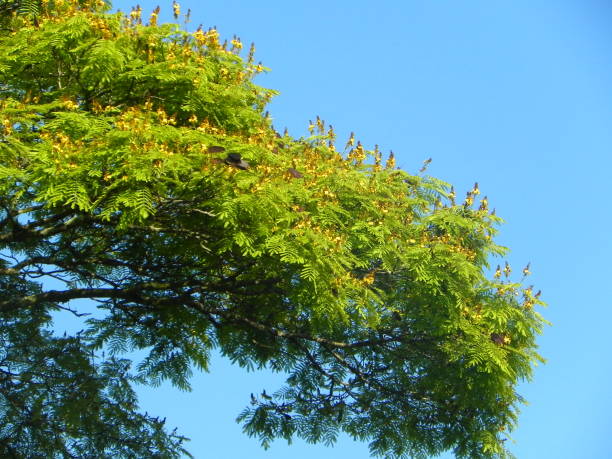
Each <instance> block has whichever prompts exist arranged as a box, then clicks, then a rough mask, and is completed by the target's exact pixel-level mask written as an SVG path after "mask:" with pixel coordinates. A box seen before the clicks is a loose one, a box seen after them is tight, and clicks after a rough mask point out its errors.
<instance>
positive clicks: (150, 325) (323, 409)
mask: <svg viewBox="0 0 612 459" xmlns="http://www.w3.org/2000/svg"><path fill="white" fill-rule="evenodd" d="M0 11H1V12H2V16H1V19H0V25H1V27H2V30H1V35H0V121H1V123H2V124H1V126H0V285H1V286H2V298H0V327H1V328H0V340H1V341H2V344H3V346H2V351H0V352H1V354H0V420H1V421H2V422H1V423H0V425H1V427H0V452H1V453H2V456H3V457H24V456H29V457H39V456H41V457H42V456H44V457H74V456H77V457H85V456H88V454H93V452H95V453H96V455H99V456H104V457H178V456H180V454H182V453H181V448H182V446H181V445H182V444H183V441H184V439H183V438H182V437H180V436H179V435H177V434H176V433H173V432H172V433H168V432H166V431H165V430H164V427H163V421H161V420H159V419H157V418H153V417H150V416H149V415H147V414H139V413H138V409H137V402H136V398H135V396H134V393H133V392H132V389H131V386H130V384H131V383H133V382H134V381H138V382H144V383H150V384H154V385H155V384H159V383H160V382H161V381H162V380H170V381H171V382H172V383H174V384H175V385H177V386H178V387H180V388H182V389H189V376H190V374H191V369H192V368H194V367H195V368H198V369H203V370H206V369H207V366H208V361H209V355H210V352H211V351H212V350H214V349H217V350H219V351H220V352H221V353H222V354H223V355H225V356H226V357H227V358H229V359H231V360H232V361H233V362H236V363H237V364H239V365H240V366H242V367H245V368H268V369H272V370H274V371H278V372H283V373H284V374H286V375H287V379H286V384H285V386H284V387H281V388H278V390H276V389H275V388H271V389H269V392H268V393H266V392H264V393H261V394H252V395H251V399H250V405H249V407H248V408H246V409H245V410H244V411H243V412H242V413H241V414H240V416H239V420H240V421H241V422H242V423H243V424H244V429H245V432H246V433H247V434H249V435H252V436H256V437H258V438H259V439H260V440H261V442H262V444H263V445H264V446H267V445H269V444H270V442H271V441H272V440H273V439H275V438H285V439H287V440H290V439H291V438H293V437H294V436H299V437H301V438H304V439H306V440H308V441H311V442H321V441H322V442H325V443H333V442H334V440H335V439H336V437H337V435H338V434H339V433H340V432H346V433H348V434H349V435H351V436H352V437H354V438H356V439H360V440H365V441H368V442H369V444H370V448H371V451H372V453H373V454H375V455H379V456H385V457H408V456H414V457H424V456H427V455H432V454H436V453H439V452H441V451H444V450H453V451H454V452H455V454H456V455H457V456H458V457H469V458H478V457H483V458H484V457H506V455H507V452H506V451H505V449H504V441H505V439H506V438H508V432H509V431H510V430H512V428H513V427H514V426H515V425H516V421H517V414H518V408H519V405H520V403H521V402H522V398H521V397H520V395H518V394H517V392H516V386H517V384H518V382H520V381H521V380H523V379H526V378H529V376H530V375H531V371H532V367H533V365H534V364H535V363H536V362H537V361H538V360H541V358H540V357H539V356H538V354H537V353H536V345H535V337H536V335H537V333H539V332H540V331H541V327H542V325H543V323H544V321H543V319H542V318H541V316H540V315H539V314H538V313H537V312H536V311H534V306H535V305H537V304H542V302H541V301H540V300H539V294H534V293H533V291H532V287H527V288H525V287H522V286H521V283H519V282H514V281H512V280H511V276H510V275H511V268H510V266H509V265H508V264H507V263H506V264H505V269H504V270H503V272H502V269H501V267H498V268H497V270H496V271H495V272H494V273H491V270H490V267H489V260H490V259H491V257H493V256H502V255H503V254H504V253H505V252H506V249H505V248H503V247H500V246H498V245H497V244H496V243H495V242H494V239H493V238H494V236H495V234H496V231H497V230H496V226H497V224H499V223H500V222H501V219H500V218H499V217H497V216H496V215H495V214H494V212H490V210H489V203H488V201H487V199H486V198H480V190H479V189H478V184H476V185H475V186H474V188H473V189H472V190H470V191H468V192H467V196H466V198H465V200H464V201H456V194H455V190H454V189H453V188H451V187H450V186H449V185H447V184H446V183H444V182H442V181H440V180H437V179H435V178H432V177H430V176H427V175H425V172H426V168H427V165H428V164H429V162H430V160H427V161H425V164H424V165H423V167H422V168H421V170H420V172H417V173H414V174H410V173H408V172H405V171H403V170H401V169H398V168H397V167H396V164H395V158H394V157H393V155H389V156H387V155H385V156H387V157H386V158H385V157H383V154H382V153H381V152H379V151H378V148H375V149H373V150H369V149H367V148H366V147H365V146H363V145H362V144H361V142H359V141H357V140H356V138H355V135H354V134H351V136H350V138H349V140H348V142H346V145H338V144H337V143H336V134H335V133H334V130H333V128H332V127H331V126H328V125H326V124H325V122H324V121H323V120H321V119H320V118H318V117H317V118H316V121H314V122H311V123H310V126H309V132H310V136H309V137H307V138H293V137H291V136H290V135H289V134H288V133H284V134H280V133H278V132H277V131H276V130H275V128H274V126H273V124H272V122H271V120H270V117H269V116H268V114H267V112H265V109H266V104H267V103H268V102H269V101H270V99H271V98H272V97H273V96H274V95H275V94H276V93H275V91H273V90H269V89H265V88H262V87H260V86H258V85H256V84H254V83H253V78H254V77H255V76H256V75H257V74H259V73H261V72H263V71H266V69H265V67H263V65H262V64H261V63H259V62H256V60H255V57H254V52H255V49H254V46H250V47H248V46H246V47H245V46H243V44H242V42H241V41H240V39H239V38H238V37H234V38H233V39H232V40H229V42H228V41H225V42H224V41H223V40H222V39H221V38H220V34H219V33H218V31H217V30H216V29H214V28H212V29H204V28H201V27H200V28H198V29H197V30H195V32H193V33H189V32H187V31H184V30H182V29H181V28H180V27H179V26H178V25H177V24H160V23H159V21H158V16H159V13H160V10H159V8H157V9H156V10H154V11H152V12H150V13H147V12H144V11H143V10H142V9H141V8H140V7H134V8H133V9H132V11H131V12H129V13H127V14H122V13H115V14H110V13H108V11H109V8H108V6H107V5H106V4H105V3H104V2H95V1H88V0H82V1H75V0H55V1H52V0H48V1H40V2H32V1H29V2H28V1H24V2H17V1H8V2H7V1H5V2H2V3H0ZM172 11H173V13H174V16H175V18H176V19H177V20H178V19H179V18H181V17H182V16H181V15H182V13H181V11H180V5H178V3H175V4H174V5H173V6H172ZM341 144H344V141H342V142H341ZM343 147H344V148H343ZM419 166H420V165H419ZM419 166H417V168H418V167H419ZM502 263H503V262H502ZM523 274H524V275H525V276H526V275H527V274H529V266H527V267H526V268H525V270H524V271H523ZM51 279H52V280H53V285H54V287H53V288H50V287H48V284H47V283H46V282H47V281H49V280H51ZM43 281H45V285H43ZM58 286H59V287H58ZM77 299H89V300H92V301H94V302H95V303H96V304H97V308H98V313H97V314H96V315H95V316H93V317H90V318H89V319H87V321H86V323H85V328H84V329H83V330H82V331H81V332H79V333H78V334H77V335H75V336H67V337H58V336H55V335H53V333H51V331H50V328H49V327H50V320H51V315H50V314H51V313H52V312H54V311H58V310H71V311H73V312H74V313H75V314H78V313H79V309H78V307H77V306H76V305H75V304H74V303H73V302H72V301H73V300H77ZM133 350H144V351H146V354H145V357H144V359H143V360H142V361H139V362H136V363H135V364H134V366H133V369H130V368H131V362H130V361H129V360H127V358H126V357H129V353H130V352H131V351H133ZM106 354H109V357H107V356H106ZM246 395H247V401H248V394H246ZM127 439H129V440H130V441H127ZM66 454H67V456H62V455H66ZM88 457H89V456H88ZM96 457H98V456H96Z"/></svg>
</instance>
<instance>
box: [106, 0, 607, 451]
mask: <svg viewBox="0 0 612 459" xmlns="http://www.w3.org/2000/svg"><path fill="white" fill-rule="evenodd" d="M113 3H114V6H115V7H116V8H121V9H123V10H124V11H129V9H130V6H132V4H133V3H132V2H126V1H115V2H113ZM140 4H141V6H142V7H143V10H144V11H143V16H144V17H148V14H149V12H150V11H151V10H152V9H153V8H154V7H155V6H156V5H157V1H155V2H152V1H144V2H143V1H141V2H140ZM181 6H182V9H183V11H186V10H187V8H191V10H192V20H191V23H190V24H189V26H188V27H189V28H190V29H191V30H194V29H195V28H196V27H197V26H198V24H200V23H202V24H203V25H204V27H205V28H207V27H209V26H213V25H216V26H217V28H218V29H219V31H220V33H221V34H222V36H224V37H226V38H231V37H232V35H233V34H237V35H239V36H240V37H241V38H242V41H243V42H245V43H247V44H248V43H250V42H251V41H254V42H255V44H256V47H257V54H256V58H257V59H261V60H262V61H263V63H264V65H266V66H267V67H270V68H271V69H272V71H271V72H270V73H269V74H266V75H262V76H260V77H258V80H257V81H258V83H259V84H261V85H263V86H266V87H270V88H274V89H277V90H279V91H281V95H280V96H278V97H277V98H276V100H274V101H273V102H272V104H271V106H270V112H271V114H272V117H273V119H274V123H275V125H276V127H277V128H279V129H282V128H284V127H285V126H287V127H288V128H289V132H290V134H292V135H293V136H297V137H299V136H302V135H307V130H306V127H307V123H308V120H309V119H313V118H314V117H315V116H316V115H319V116H321V117H322V118H323V119H325V120H326V121H327V122H328V123H331V124H333V125H334V128H335V129H336V131H337V133H338V138H339V141H340V142H341V141H342V139H343V138H348V134H349V132H350V131H355V133H356V137H357V139H360V140H361V141H362V143H363V144H364V145H366V146H369V147H372V146H373V145H374V144H379V145H380V146H381V147H382V149H383V150H385V151H389V150H393V151H394V152H395V154H396V157H397V159H398V164H399V165H400V166H401V167H402V168H404V169H406V170H408V171H412V172H414V171H416V170H417V169H418V168H419V167H420V166H421V164H422V161H423V160H425V159H427V158H429V157H432V158H433V162H432V164H431V165H430V167H429V170H428V171H429V173H430V174H431V175H433V176H436V177H438V178H441V179H443V180H446V181H448V182H450V183H452V184H454V185H455V188H456V189H457V190H458V195H459V196H461V193H465V191H467V190H468V189H470V188H471V186H472V184H473V183H474V182H475V181H478V182H479V184H480V189H481V191H482V193H483V195H487V196H488V198H489V203H490V206H491V207H495V208H496V209H497V214H498V215H500V216H501V217H503V218H504V219H505V220H506V221H507V223H506V224H505V225H503V226H502V228H501V234H500V237H499V238H498V242H500V243H501V244H502V245H506V246H509V247H510V248H511V250H512V252H511V254H510V257H509V261H510V263H511V264H512V265H513V266H514V268H515V272H517V271H519V270H520V268H522V267H523V266H524V265H525V264H526V263H527V262H529V261H530V262H531V267H532V272H533V274H532V279H531V281H530V282H532V283H534V284H535V286H536V290H537V289H542V291H543V295H542V298H543V299H544V300H545V301H546V302H548V303H549V307H548V308H547V309H545V310H543V311H541V312H542V313H543V314H544V315H545V317H546V318H547V319H548V320H550V321H551V322H552V323H553V326H552V327H548V328H547V329H546V330H545V333H544V335H543V336H542V337H541V339H540V340H539V344H540V346H541V348H540V350H541V353H542V354H543V355H544V356H545V357H546V358H547V359H548V363H547V364H546V365H543V366H540V367H538V369H537V370H536V372H535V379H534V381H533V382H532V383H529V384H523V385H522V386H521V387H520V392H521V393H522V394H523V395H524V396H525V397H526V398H527V399H528V400H529V401H530V405H529V406H526V407H525V408H524V409H523V412H522V416H521V419H520V426H519V429H518V430H517V431H516V432H515V433H514V439H515V440H516V443H514V444H511V445H510V450H511V451H513V452H514V453H515V454H516V455H517V457H518V458H520V459H532V458H533V459H536V458H537V459H542V458H544V459H546V458H555V459H566V458H567V459H576V458H589V459H604V458H609V457H612V445H611V444H610V442H609V440H608V437H609V434H610V431H611V430H612V415H611V413H612V395H611V392H610V379H611V378H612V364H611V361H610V357H609V354H610V353H609V351H610V348H611V344H610V336H611V334H610V324H611V323H612V301H611V298H610V293H609V291H608V290H607V289H606V285H609V284H610V275H611V274H612V270H611V269H610V260H611V259H612V248H611V246H612V244H611V242H610V235H611V230H610V226H611V223H612V216H611V212H610V211H611V209H612V205H611V204H610V203H611V200H610V197H611V196H610V195H611V194H612V193H611V192H610V186H611V181H610V179H609V174H610V170H611V169H612V164H611V160H610V157H611V156H610V153H611V151H610V150H611V149H612V129H610V127H611V126H610V124H611V121H612V116H611V115H612V83H611V82H610V75H611V74H612V27H610V26H611V25H612V3H610V2H608V1H605V0H601V1H599V0H582V1H580V0H573V1H570V0H540V1H537V2H534V1H532V0H531V1H530V0H513V1H505V2H501V1H491V0H465V1H442V0H438V1H430V0H404V1H384V0H381V1H377V2H372V1H370V2H365V1H361V0H351V1H344V0H338V1H333V2H328V4H326V3H325V2H305V1H293V2H291V1H287V0H285V1H268V0H260V1H257V2H251V1H244V0H242V1H232V0H226V1H218V2H197V1H184V2H181ZM161 7H162V19H164V18H165V20H170V19H171V16H170V12H171V6H170V2H169V1H167V2H166V4H162V5H161ZM493 263H495V264H496V263H497V261H495V260H493ZM280 381H281V379H280V378H279V376H278V375H272V374H269V373H265V372H263V373H252V374H247V373H245V372H244V371H243V370H241V369H239V368H235V367H232V366H231V365H229V364H228V362H226V361H223V360H222V359H220V358H216V359H215V360H214V361H213V365H212V368H211V373H210V374H203V375H202V374H197V375H195V376H194V378H193V381H192V382H193V386H194V390H193V391H192V392H190V393H181V392H179V391H177V390H175V389H172V388H171V387H168V386H162V388H158V389H154V390H151V389H143V390H142V391H141V396H142V403H141V406H142V408H143V409H145V410H148V411H149V412H153V413H155V414H157V415H160V416H162V417H163V416H166V417H167V422H168V424H169V425H170V426H177V427H179V429H180V430H181V431H182V432H183V433H184V434H185V435H187V436H189V437H191V438H192V442H191V444H190V449H191V451H192V452H193V454H194V455H195V457H196V458H212V459H233V458H242V457H249V458H253V459H259V458H262V459H263V458H266V459H276V458H279V459H280V458H286V457H288V455H290V456H291V457H292V458H295V459H299V458H311V457H317V459H332V458H333V459H337V458H366V457H369V456H368V449H367V445H365V444H360V443H355V442H353V441H352V440H350V439H348V438H342V439H341V440H340V441H339V442H338V443H337V444H336V446H335V447H334V448H327V447H325V446H322V445H316V446H313V445H307V444H305V443H302V442H299V441H296V442H295V443H294V444H293V445H292V446H290V447H287V446H286V443H284V442H276V443H275V444H273V446H272V448H271V449H270V450H268V451H263V450H261V449H260V448H259V446H258V443H257V441H256V440H254V439H249V438H247V437H246V436H244V435H243V434H242V433H241V428H240V426H239V425H237V424H236V423H235V422H234V419H235V417H236V416H237V415H238V413H239V412H240V410H241V409H242V408H243V407H244V406H246V404H247V403H248V399H249V393H250V392H257V391H261V389H263V388H264V387H265V388H267V389H268V391H269V392H270V391H274V389H275V388H276V387H278V385H279V384H280ZM445 457H446V456H445ZM448 457H451V456H448Z"/></svg>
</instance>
